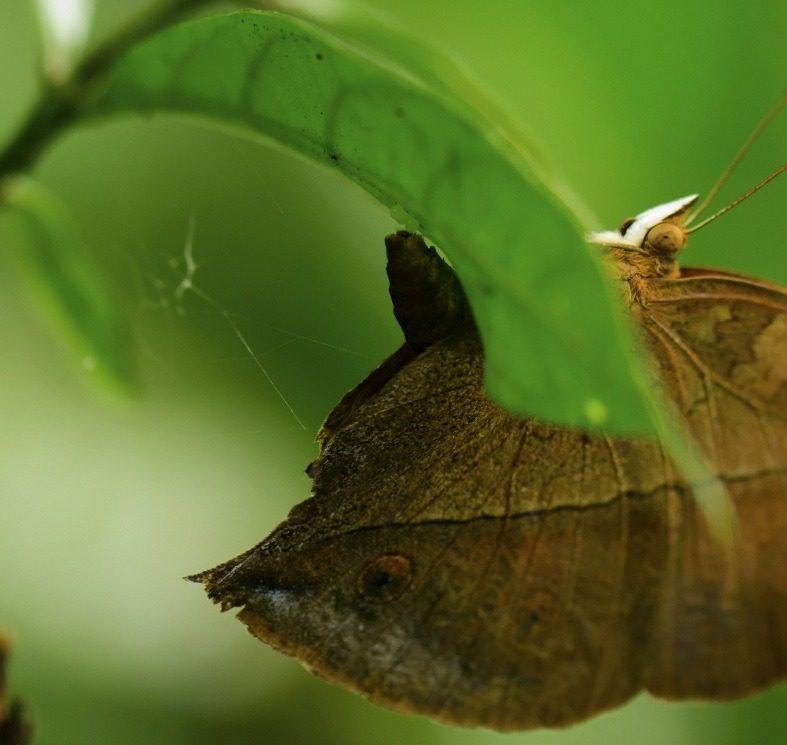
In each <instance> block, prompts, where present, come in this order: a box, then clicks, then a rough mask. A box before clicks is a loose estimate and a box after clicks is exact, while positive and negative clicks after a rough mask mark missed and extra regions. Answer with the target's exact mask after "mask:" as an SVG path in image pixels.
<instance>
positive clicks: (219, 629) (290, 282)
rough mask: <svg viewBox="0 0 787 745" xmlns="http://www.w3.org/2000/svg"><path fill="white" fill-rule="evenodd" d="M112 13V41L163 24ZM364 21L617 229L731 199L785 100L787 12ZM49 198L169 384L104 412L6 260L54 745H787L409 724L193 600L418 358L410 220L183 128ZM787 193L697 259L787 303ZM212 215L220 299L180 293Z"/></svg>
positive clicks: (437, 12) (675, 717)
mask: <svg viewBox="0 0 787 745" xmlns="http://www.w3.org/2000/svg"><path fill="white" fill-rule="evenodd" d="M32 5H33V3H32V2H29V3H28V2H21V1H19V2H13V3H9V2H5V3H0V143H2V142H3V141H4V140H5V139H6V138H7V137H8V136H9V135H10V133H11V132H12V131H13V129H14V126H15V125H16V123H17V122H18V120H19V118H20V117H21V116H22V115H23V113H24V111H25V110H26V108H27V107H28V106H29V105H30V104H31V102H32V100H33V99H34V96H35V93H36V86H37V82H36V76H35V69H36V68H35V64H36V55H37V32H36V25H35V18H34V14H33V9H32ZM97 6H98V17H97V24H96V34H98V35H100V34H102V33H106V32H107V31H109V30H111V29H112V28H115V27H116V26H117V24H119V23H121V22H122V20H123V19H124V18H126V17H127V16H128V14H129V13H131V12H132V11H135V10H137V9H138V8H139V6H140V3H137V2H125V1H121V0H97ZM355 6H356V7H357V9H358V12H359V13H361V14H363V13H364V12H365V10H368V9H374V8H381V9H384V10H386V11H388V12H390V14H391V15H392V16H394V17H395V18H396V19H397V20H398V21H399V22H400V23H403V24H404V25H406V26H407V27H409V28H410V29H412V30H413V32H415V33H417V34H420V35H421V36H423V37H424V38H426V39H429V40H431V41H432V42H433V43H434V44H437V45H440V46H441V47H442V48H444V49H445V50H447V51H449V52H451V53H453V54H456V55H458V56H459V57H460V58H461V59H463V60H464V62H465V63H466V64H467V66H468V67H469V68H470V69H471V70H473V71H474V72H475V73H476V74H477V76H478V78H479V80H480V81H481V82H482V83H483V84H484V85H485V86H487V87H488V88H489V89H490V90H492V91H493V92H494V93H496V94H497V95H498V96H499V97H500V98H501V99H502V100H504V101H505V102H506V103H507V104H508V106H509V107H510V108H511V110H512V111H514V112H515V113H516V114H517V115H518V116H519V117H520V118H521V119H522V120H524V121H525V122H526V126H527V128H528V130H529V132H530V134H531V135H532V136H533V137H534V139H536V140H537V141H538V142H540V143H542V144H543V147H544V150H545V152H546V153H547V154H548V158H549V159H550V160H551V162H552V163H553V164H554V165H555V166H556V167H557V168H558V169H559V170H560V171H561V172H562V173H563V174H564V175H565V176H566V178H567V179H568V180H569V181H570V182H571V183H572V184H573V185H574V186H575V188H576V190H577V191H578V193H580V194H581V195H583V197H584V198H585V200H586V201H587V202H588V203H589V204H590V205H591V206H592V207H593V208H594V209H595V211H596V212H597V213H598V215H599V216H600V217H601V218H602V222H603V223H604V224H605V225H606V226H607V227H614V226H616V225H617V224H618V223H619V222H620V221H621V219H622V218H624V217H626V216H628V215H629V214H631V213H635V212H638V211H640V210H642V209H644V208H646V207H648V206H651V205H652V204H655V203H658V202H662V201H666V200H669V199H673V198H676V197H679V196H682V195H684V194H687V193H692V192H694V191H705V190H707V189H708V188H709V186H710V185H711V184H712V182H713V181H714V180H715V178H716V177H717V176H718V175H719V173H720V172H721V170H722V169H723V167H724V166H725V165H726V164H727V162H728V160H729V159H730V158H731V157H732V155H733V154H734V152H735V151H736V150H737V148H738V147H739V145H740V144H741V143H742V142H743V140H744V139H745V137H746V136H747V134H748V133H749V131H750V130H751V129H752V128H753V126H754V125H755V123H756V122H757V121H758V120H759V118H760V117H761V115H762V114H763V113H764V112H765V110H767V109H768V108H769V107H770V106H771V105H772V103H773V102H774V101H775V100H776V99H777V98H778V96H779V95H780V94H781V92H782V89H783V84H784V57H783V54H784V51H783V40H784V38H785V32H787V6H785V4H784V3H783V2H781V0H762V1H759V2H751V0H746V1H743V0H735V1H734V2H728V3H724V4H720V3H718V2H711V1H710V0H703V1H700V2H685V1H682V2H677V0H667V1H665V2H661V3H636V4H635V3H631V2H628V1H627V0H608V1H607V2H605V3H603V5H601V4H595V3H584V2H578V1H576V2H570V3H554V2H553V3H546V2H524V1H522V0H507V1H504V0H491V1H490V2H487V3H484V4H483V5H482V6H479V5H478V3H474V2H470V0H454V1H453V2H451V3H447V2H424V1H423V0H384V1H381V0H375V1H374V2H372V1H371V0H369V2H368V3H363V2H357V3H355ZM784 135H785V122H784V121H780V122H778V123H777V124H776V125H775V126H774V127H772V128H771V129H770V130H769V131H768V132H767V134H766V135H765V136H764V137H763V139H762V140H761V141H760V142H759V143H758V144H757V145H756V147H755V148H754V150H753V151H752V153H751V154H750V156H749V157H748V159H747V160H746V162H745V163H744V164H743V165H742V167H741V168H740V171H739V173H738V174H737V175H736V177H735V178H734V180H733V185H732V186H730V187H729V188H728V189H726V190H725V193H726V194H727V195H728V196H729V197H733V196H737V194H738V193H739V192H742V191H744V190H745V189H746V188H748V187H749V186H751V185H753V184H754V183H755V182H756V181H757V180H759V179H760V178H761V177H762V176H764V175H765V174H766V173H768V172H769V171H770V170H773V168H775V167H776V166H777V165H779V164H780V163H781V162H782V161H783V159H784V141H785V138H784ZM36 175H37V176H38V177H39V178H40V180H41V181H43V182H44V183H45V184H46V185H48V186H49V187H51V188H52V189H54V190H55V191H57V192H58V193H59V194H60V195H61V196H62V197H63V198H64V199H65V201H66V202H67V204H68V206H69V208H70V209H71V210H72V211H73V212H74V213H75V214H76V215H77V217H78V219H79V221H80V223H81V226H82V228H83V230H84V232H85V234H86V236H87V238H88V241H89V244H90V246H91V248H92V250H93V251H94V253H95V255H96V258H97V260H98V261H99V262H100V264H101V265H102V266H103V267H104V268H105V270H106V272H107V274H108V275H109V276H110V277H111V278H112V280H113V281H114V282H115V284H116V285H117V287H118V292H119V293H120V296H121V297H122V298H123V300H124V302H125V304H126V305H127V307H128V308H129V311H130V313H131V315H132V317H133V322H134V333H135V340H136V343H137V359H138V362H139V366H140V369H141V373H142V376H143V379H144V390H143V393H142V394H141V395H140V396H139V397H138V398H137V399H136V400H133V401H131V402H130V403H127V404H125V405H117V404H110V405H108V404H107V403H106V402H105V401H102V400H101V398H100V397H96V395H95V393H94V391H92V390H91V389H90V388H89V387H88V386H86V385H84V381H82V380H81V377H82V373H81V372H80V370H79V369H78V366H77V365H76V364H75V363H74V361H73V360H72V358H71V357H70V356H69V354H68V352H67V350H64V349H63V348H62V347H61V346H60V344H59V343H58V342H57V340H55V339H54V338H53V337H52V335H51V334H50V333H49V331H48V329H47V328H46V326H45V325H44V324H42V322H41V319H40V317H39V316H38V315H37V313H36V309H35V307H34V303H32V302H31V300H30V298H29V296H28V295H27V293H26V291H25V288H24V287H23V286H22V285H21V282H20V280H19V279H18V277H17V276H16V275H15V274H14V272H13V265H12V263H11V262H10V261H9V260H8V256H7V251H5V250H3V248H4V246H2V244H0V313H1V314H2V318H3V323H2V325H0V344H2V346H3V349H4V350H5V352H4V355H3V365H2V367H0V386H2V393H1V394H0V422H1V423H2V428H1V429H0V626H1V627H4V628H6V629H8V630H10V631H11V633H12V638H13V639H14V642H15V655H14V658H13V665H12V669H11V675H12V687H13V689H14V690H15V691H16V692H18V693H19V694H22V695H24V697H25V698H26V700H27V701H28V703H29V707H30V712H31V716H32V718H33V719H34V721H35V724H36V729H37V733H38V738H37V741H38V742H41V743H57V744H59V743H66V744H70V743H75V744H76V743H79V744H85V743H89V744H92V743H117V744H119V745H120V744H123V743H147V744H152V743H167V744H171V745H177V744H178V743H194V744H195V745H199V744H201V743H205V744H208V743H210V744H211V745H212V744H214V743H228V742H232V743H293V744H295V745H308V744H309V743H320V744H321V745H333V744H334V743H335V744H337V745H338V744H342V745H345V744H346V745H356V744H357V745H365V744H366V743H370V742H374V743H401V742H405V741H406V742H415V743H424V744H425V745H429V744H430V743H435V744H437V743H446V744H448V743H451V744H456V745H490V744H492V743H496V742H502V741H503V739H505V741H506V742H507V743H528V745H531V744H532V745H536V744H537V743H538V744H540V743H554V745H568V744H569V743H596V742H599V743H629V742H631V741H633V740H636V741H637V742H638V743H640V745H645V744H646V743H662V742H670V743H705V742H707V743H714V744H721V745H724V744H729V745H732V744H733V743H753V742H757V743H763V744H765V743H779V744H780V745H781V744H782V743H784V742H785V741H787V687H785V686H781V687H780V688H775V689H773V690H771V691H770V692H768V693H766V694H764V695H762V696H760V697H757V698H754V699H750V700H748V701H743V702H736V703H732V704H704V703H690V704H671V703H665V702H661V701H656V700H653V699H651V698H649V697H647V696H641V697H639V698H638V699H636V700H635V701H634V702H632V703H631V704H630V705H628V706H626V707H624V708H622V709H619V710H617V711H614V712H611V713H608V714H605V715H602V716H600V717H598V718H596V719H594V720H592V721H590V722H588V723H586V724H583V725H579V726H576V727H574V728H571V729H569V730H566V731H561V732H535V733H523V734H516V735H507V736H502V735H497V734H494V733H490V732H486V731H482V730H479V731H471V730H458V729H454V728H450V727H445V726H442V725H439V724H435V723H432V722H430V721H427V720H425V719H422V718H418V717H403V716H399V715H395V714H392V713H389V712H387V711H384V710H381V709H379V708H377V707H375V706H373V705H371V704H368V703H366V702H365V701H364V700H362V699H361V698H359V697H357V696H355V695H353V694H350V693H347V692H345V691H343V690H340V689H338V688H335V687H333V686H330V685H328V684H327V683H324V682H322V681H320V680H318V679H316V678H313V677H312V676H310V675H309V674H308V673H306V672H304V671H303V670H302V669H301V668H300V666H299V665H298V664H297V663H295V662H293V661H292V660H289V659H287V658H285V657H283V656H280V655H278V654H276V653H274V652H272V651H270V650H269V649H267V648H266V647H264V646H263V645H262V644H260V643H258V642H257V641H255V640H254V639H252V637H251V636H249V635H248V634H247V633H246V632H245V631H244V629H243V627H242V626H241V625H240V624H239V623H237V622H236V621H234V620H233V618H232V616H231V614H227V615H221V614H219V613H218V611H217V609H216V608H214V607H212V606H211V605H210V604H209V602H208V601H207V600H206V599H205V597H204V595H203V593H202V591H201V590H200V588H199V587H197V586H194V585H190V584H188V583H186V582H183V581H182V580H181V577H182V576H183V575H184V574H187V573H190V572H194V571H197V570H200V569H204V568H207V567H209V566H212V565H213V564H215V563H218V562H219V561H222V560H225V559H227V558H229V557H231V556H233V555H235V554H236V553H238V552H240V551H241V550H243V549H246V548H248V547H249V546H251V545H252V544H253V543H255V542H257V541H258V540H260V539H261V538H263V537H264V536H265V535H267V533H268V532H269V531H270V530H271V528H273V527H274V525H275V524H276V523H277V522H278V521H279V520H280V519H281V518H283V516H284V515H285V513H286V511H287V509H288V508H289V507H290V506H292V505H293V504H295V503H296V502H298V501H300V500H302V499H303V498H305V497H306V496H307V495H308V491H309V481H308V479H307V478H306V476H305V475H304V474H303V468H304V466H305V465H306V463H308V462H309V460H310V459H311V458H312V457H313V456H314V453H315V448H314V445H313V442H312V438H313V435H314V432H315V431H316V429H317V427H318V426H319V424H320V421H321V419H322V417H323V416H324V415H325V414H326V413H327V411H328V410H329V409H330V408H331V406H332V405H333V404H334V403H335V401H336V400H337V398H338V397H339V396H340V395H341V394H342V393H343V392H344V391H345V390H346V389H347V388H349V387H351V386H352V385H354V384H355V383H356V382H357V381H358V380H359V379H360V378H361V376H363V375H364V374H365V373H366V372H367V371H368V370H369V369H370V368H371V367H372V366H374V365H375V364H376V363H377V362H378V361H379V360H380V359H381V358H382V357H383V356H384V355H385V354H387V353H388V352H389V351H391V350H392V349H393V348H394V347H395V345H396V344H397V342H398V333H397V329H396V327H395V325H394V322H393V318H392V315H391V313H390V309H389V301H388V297H387V292H386V286H387V285H386V280H385V274H384V256H383V248H382V237H383V236H384V235H385V234H386V233H387V232H389V231H390V230H392V229H394V228H395V227H396V225H395V223H394V222H393V221H392V220H391V218H390V217H389V216H388V215H387V214H386V213H385V211H384V210H382V209H381V208H379V207H378V206H377V205H375V204H374V203H372V202H371V200H370V199H369V198H368V197H367V196H366V195H365V194H363V193H361V192H360V191H359V190H358V189H356V188H355V187H353V186H351V185H349V184H348V183H346V182H345V181H344V180H342V179H341V178H339V177H338V176H336V175H335V174H333V173H331V172H328V171H326V170H324V169H322V168H316V167H314V166H312V165H310V164H308V163H305V162H304V161H303V160H301V159H300V158H298V157H295V156H292V155H290V154H288V153H285V152H282V151H280V150H277V149H274V148H271V147H267V146H265V145H260V144H259V143H254V142H250V141H247V140H243V139H239V138H237V137H233V136H230V135H228V134H224V133H221V132H215V131H212V130H209V129H207V128H204V127H201V126H199V125H197V124H195V123H193V122H184V121H182V120H178V119H176V118H173V117H157V118H155V119H153V120H152V121H141V120H138V119H137V120H122V121H120V120H119V121H116V122H111V123H105V124H102V125H101V126H91V127H89V128H84V129H79V130H76V131H72V132H70V133H69V134H68V135H67V136H65V137H63V138H62V139H61V140H60V141H58V142H57V144H56V145H55V146H54V147H53V148H52V149H51V150H50V151H49V152H48V153H47V155H46V157H45V158H44V159H43V160H42V161H41V163H40V164H39V166H38V167H37V169H36ZM784 194H785V191H784V185H783V184H776V185H774V186H773V187H771V188H770V189H768V190H766V191H765V192H763V193H761V194H760V195H759V196H758V197H756V198H755V199H754V200H752V201H751V202H750V203H749V204H748V205H746V206H744V207H741V208H740V209H739V210H737V211H736V212H735V213H733V214H732V215H730V216H729V217H727V218H725V219H724V220H723V221H720V222H719V223H717V224H716V225H714V226H712V227H709V228H708V229H707V230H705V231H703V232H701V233H699V234H698V235H697V236H695V237H694V238H693V240H692V243H691V246H690V248H689V249H688V251H687V253H686V258H685V260H686V261H687V262H690V263H692V264H711V265H715V266H719V267H723V268H728V269H739V270H746V271H748V272H751V273H756V274H760V275H762V276H767V277H770V278H772V279H775V280H778V281H781V282H787V258H785V254H784V248H783V247H784V240H783V231H784V228H785V225H784V218H783V204H784ZM479 198H484V199H492V198H494V195H492V194H483V195H479ZM723 201H724V197H722V202H723ZM192 220H193V221H194V226H195V230H194V254H195V258H196V260H197V261H198V263H199V267H200V268H199V270H198V272H197V275H196V277H195V283H196V284H197V285H198V286H199V288H200V289H201V290H202V291H204V292H205V293H206V294H207V295H208V296H209V297H210V298H212V300H213V303H209V302H206V301H204V300H203V299H201V298H199V297H197V296H194V295H186V296H185V297H184V298H182V300H179V299H178V298H177V297H176V288H177V286H178V284H179V283H180V281H181V279H182V278H183V276H184V246H185V242H186V237H187V234H188V229H189V223H190V221H192ZM2 240H5V238H3V239H2ZM224 311H226V312H228V313H230V314H232V316H233V318H234V319H235V323H236V324H237V326H238V328H239V329H240V330H241V332H242V333H243V334H244V336H245V337H246V338H247V339H248V341H249V344H250V345H251V347H252V348H253V349H254V351H255V353H256V354H257V355H258V357H259V358H260V359H261V360H262V362H263V363H264V365H265V367H266V370H267V371H268V373H269V374H270V375H271V377H272V378H273V380H274V381H275V382H276V384H277V385H278V387H279V388H280V389H281V391H282V393H283V395H284V396H285V397H286V399H287V401H288V403H289V404H290V406H292V408H293V409H294V410H295V411H296V412H297V415H298V417H300V419H301V420H302V421H303V423H304V425H305V430H304V429H303V428H301V426H299V424H298V422H297V421H296V420H295V418H294V417H293V416H292V415H291V414H290V412H289V411H288V409H287V408H286V407H285V405H284V404H283V403H282V401H281V400H280V398H279V397H278V396H277V394H276V392H275V390H274V389H273V387H272V386H271V385H270V383H269V382H268V381H267V380H266V379H265V377H264V376H263V374H262V373H261V372H260V370H259V369H258V368H257V367H256V365H255V363H254V361H253V360H252V358H251V357H250V355H249V354H248V353H247V352H246V351H245V350H244V349H243V347H242V346H241V345H240V343H239V341H238V338H237V336H236V335H235V333H234V331H233V329H232V328H231V327H230V325H229V324H228V322H227V320H226V319H225V317H224V315H223V312H224Z"/></svg>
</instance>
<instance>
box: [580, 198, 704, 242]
mask: <svg viewBox="0 0 787 745" xmlns="http://www.w3.org/2000/svg"><path fill="white" fill-rule="evenodd" d="M698 197H699V195H698V194H691V195H689V196H688V197H681V198H680V199H675V200H673V201H672V202H666V203H664V204H659V205H656V206H655V207H651V208H650V209H647V210H645V211H644V212H640V213H639V214H638V215H637V216H636V217H635V218H634V219H633V221H631V222H630V223H629V224H628V225H627V226H626V229H625V230H624V231H623V232H621V231H620V230H602V231H600V232H598V233H591V234H590V235H589V236H588V240H590V242H591V243H598V244H600V245H602V246H631V247H632V248H642V244H643V243H644V242H645V236H646V235H647V234H648V231H649V230H650V229H651V228H653V227H654V226H656V225H658V224H659V223H661V222H664V221H665V220H668V219H670V218H671V217H678V216H680V215H683V214H685V213H686V212H687V211H688V209H689V207H691V205H693V204H694V203H695V202H696V201H697V198H698ZM624 224H625V223H624Z"/></svg>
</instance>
